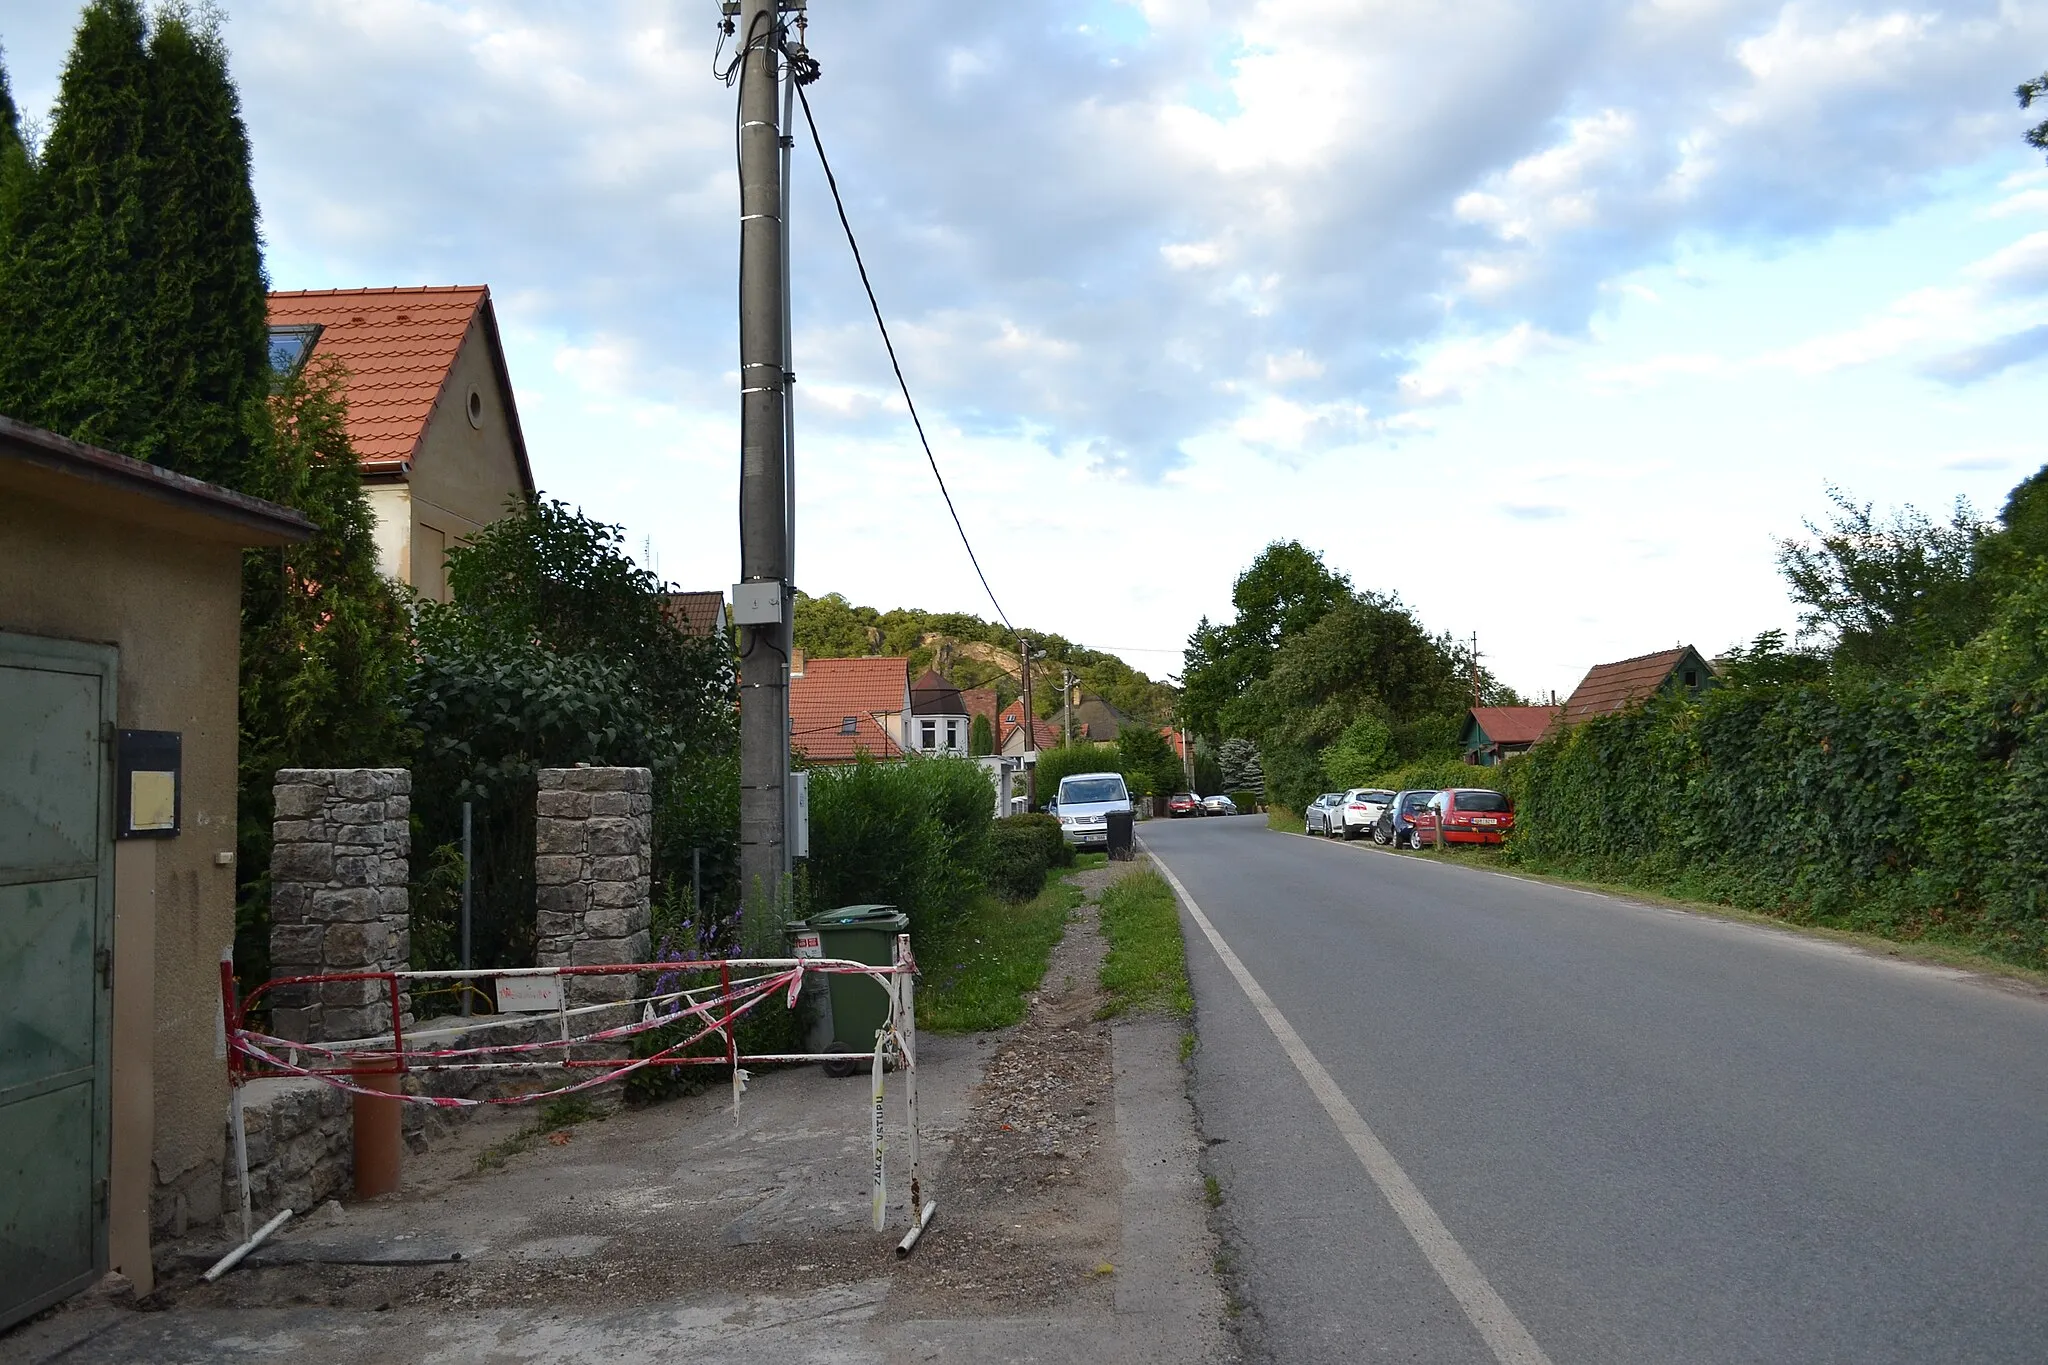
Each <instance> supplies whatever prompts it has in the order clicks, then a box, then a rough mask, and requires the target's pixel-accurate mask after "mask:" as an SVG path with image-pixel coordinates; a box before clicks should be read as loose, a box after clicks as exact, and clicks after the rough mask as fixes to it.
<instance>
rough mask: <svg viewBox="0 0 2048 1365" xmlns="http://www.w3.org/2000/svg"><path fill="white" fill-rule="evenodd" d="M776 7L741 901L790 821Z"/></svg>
mask: <svg viewBox="0 0 2048 1365" xmlns="http://www.w3.org/2000/svg"><path fill="white" fill-rule="evenodd" d="M776 7H777V6H776V0H741V3H740V6H739V16H738V18H739V23H738V29H737V34H738V38H739V43H740V57H739V60H740V75H739V106H740V107H739V116H740V157H739V161H740V167H739V169H740V583H739V585H738V587H737V588H736V589H735V592H734V602H733V608H734V609H733V617H734V620H735V621H736V622H737V623H738V624H739V628H740V894H741V899H742V902H743V903H744V902H745V901H747V900H749V899H753V898H757V897H758V898H760V899H761V900H763V901H765V902H766V903H767V904H768V905H774V904H776V903H777V901H778V900H779V899H780V897H781V891H782V868H783V857H784V852H783V844H784V838H785V833H784V821H785V819H786V818H787V815H788V805H789V803H788V794H787V785H788V783H787V778H788V773H789V756H788V749H789V722H788V720H787V715H788V712H787V706H788V694H789V658H788V656H787V654H786V653H785V648H786V646H785V643H784V641H785V638H786V637H785V625H784V623H785V620H786V615H785V607H784V602H783V599H784V598H786V597H787V596H788V594H789V563H788V550H789V535H788V532H789V506H788V501H787V497H786V495H785V490H784V466H785V461H786V459H787V456H788V440H789V434H788V430H787V428H786V426H785V425H784V420H783V393H784V380H783V375H784V373H785V371H784V369H783V342H782V227H783V224H782V177H781V171H780V161H781V155H782V153H781V137H780V131H779V129H778V127H777V124H776V114H777V110H776V107H775V103H776V102H775V96H776V93H777V77H778V74H779V67H780V65H781V62H780V60H779V57H778V53H777V46H778V42H777V39H778V30H779V21H778V19H777V17H776Z"/></svg>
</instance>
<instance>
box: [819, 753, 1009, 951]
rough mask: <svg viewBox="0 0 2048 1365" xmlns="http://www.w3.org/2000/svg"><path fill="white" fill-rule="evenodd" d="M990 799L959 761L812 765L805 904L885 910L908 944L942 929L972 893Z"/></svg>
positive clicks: (982, 782)
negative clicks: (897, 916)
mask: <svg viewBox="0 0 2048 1365" xmlns="http://www.w3.org/2000/svg"><path fill="white" fill-rule="evenodd" d="M995 799H996V798H995V788H994V786H993V785H992V784H991V783H990V782H989V778H988V774H987V773H986V772H984V771H983V770H982V768H981V765H979V764H977V763H975V762H973V761H971V760H969V759H961V758H921V759H912V760H908V761H904V762H897V763H877V762H875V761H874V760H872V759H869V758H862V759H861V760H860V761H859V762H857V763H852V764H847V765H844V766H840V767H831V768H813V769H812V770H811V856H810V865H809V869H808V878H809V891H808V894H809V897H810V907H811V908H812V909H818V910H823V909H829V908H831V907H834V906H840V905H862V904H871V903H872V904H880V905H893V906H895V907H896V908H897V909H899V910H901V911H903V913H905V914H906V915H908V916H910V930H911V934H912V939H913V942H915V941H916V940H917V938H918V937H920V936H924V935H930V934H934V933H939V932H942V931H943V930H944V929H945V927H946V926H947V924H948V923H949V922H950V921H951V920H952V919H953V918H955V917H957V916H958V915H960V914H962V913H964V912H965V911H966V909H967V908H968V906H969V905H970V904H971V903H972V901H973V899H974V897H975V896H976V895H977V894H978V893H979V892H980V891H981V890H982V886H983V875H984V869H985V868H987V867H988V865H989V845H990V839H991V838H992V837H993V836H992V832H991V826H992V825H993V824H994V823H995V813H994V812H995Z"/></svg>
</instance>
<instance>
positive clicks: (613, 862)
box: [533, 767, 654, 1005]
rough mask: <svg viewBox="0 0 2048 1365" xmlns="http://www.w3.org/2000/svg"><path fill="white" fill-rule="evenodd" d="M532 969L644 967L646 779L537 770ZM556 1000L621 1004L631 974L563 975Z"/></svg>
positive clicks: (613, 771) (648, 852) (647, 775)
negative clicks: (635, 964) (625, 964)
mask: <svg viewBox="0 0 2048 1365" xmlns="http://www.w3.org/2000/svg"><path fill="white" fill-rule="evenodd" d="M533 848H534V859H533V886H534V892H533V899H534V914H535V924H534V928H535V936H536V938H537V939H538V941H539V958H538V965H540V966H542V967H569V966H576V967H582V966H588V965H594V964H598V963H605V962H645V961H646V960H647V954H648V941H647V926H648V923H649V919H650V910H651V907H650V905H649V894H650V886H651V882H650V878H651V876H652V873H653V870H654V773H653V772H652V771H651V770H649V769H647V768H587V767H582V768H543V769H541V771H540V794H539V796H538V798H537V799H536V801H535V803H534V820H533ZM565 985H566V987H567V989H566V991H565V994H564V997H563V999H564V1002H565V1003H567V1004H570V1005H595V1004H602V1003H604V1002H607V1001H612V1000H625V999H628V998H630V997H631V996H632V995H633V993H634V990H635V987H636V985H637V983H636V982H635V981H634V979H633V978H632V977H630V976H599V977H568V978H565Z"/></svg>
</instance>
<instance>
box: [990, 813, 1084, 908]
mask: <svg viewBox="0 0 2048 1365" xmlns="http://www.w3.org/2000/svg"><path fill="white" fill-rule="evenodd" d="M1073 862H1074V850H1073V849H1072V848H1071V847H1070V846H1069V845H1068V844H1067V841H1066V839H1064V838H1063V837H1061V835H1060V822H1059V820H1058V819H1057V818H1056V817H1054V816H1050V815H1013V816H1010V817H1009V818H1007V819H1004V820H998V821H996V822H995V826H994V828H993V829H992V830H991V831H990V838H989V849H988V868H987V878H988V887H989V890H991V891H993V892H995V893H996V894H997V895H999V896H1001V897H1002V898H1003V899H1004V900H1007V901H1028V900H1030V899H1031V898H1032V897H1033V896H1035V895H1037V894H1038V893H1039V891H1041V890H1042V889H1043V888H1044V886H1045V875H1046V873H1047V872H1048V871H1050V870H1051V869H1052V868H1055V867H1071V866H1072V865H1073Z"/></svg>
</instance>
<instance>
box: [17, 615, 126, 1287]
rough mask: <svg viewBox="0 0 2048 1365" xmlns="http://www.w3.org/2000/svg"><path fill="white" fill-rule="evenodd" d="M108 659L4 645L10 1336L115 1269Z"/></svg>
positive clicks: (28, 642) (32, 642)
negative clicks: (110, 1147) (109, 1206)
mask: <svg viewBox="0 0 2048 1365" xmlns="http://www.w3.org/2000/svg"><path fill="white" fill-rule="evenodd" d="M114 657H115V656H114V651H113V650H111V649H109V648H106V647H105V646H97V645H81V644H74V643H71V642H69V641H63V640H43V639H39V638H36V637H32V636H21V635H12V634H8V633H6V632H0V1327H4V1326H6V1325H7V1324H8V1323H11V1322H14V1321H17V1320H18V1319H20V1318H23V1317H26V1316H28V1315H29V1314H30V1313H33V1312H36V1311H37V1310H38V1309H40V1308H42V1307H43V1306H44V1305H46V1304H48V1303H51V1302H54V1301H55V1300H57V1299H59V1298H62V1297H63V1296H64V1295H66V1294H70V1293H73V1292H75V1291H76V1290H78V1289H81V1288H83V1287H85V1286H86V1285H88V1284H91V1283H92V1281H93V1280H94V1279H95V1278H97V1277H98V1276H99V1275H100V1274H101V1273H102V1272H103V1271H104V1270H105V1267H106V1261H107V1231H106V1221H107V1220H106V1210H105V1205H106V1188H107V1187H106V1174H107V1105H108V1084H107V1082H108V1075H109V1066H110V1057H109V1050H108V1028H109V1016H110V1010H109V1006H110V1003H111V999H112V996H111V986H112V971H111V963H112V953H113V914H112V908H113V823H114V822H113V811H112V802H111V800H110V799H109V798H110V796H111V792H110V780H109V777H108V754H109V751H110V748H111V745H110V744H109V743H108V739H109V737H110V735H111V730H112V721H113V716H114Z"/></svg>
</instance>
